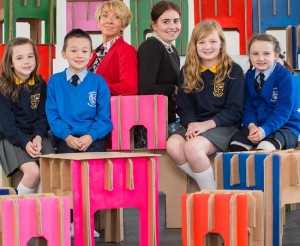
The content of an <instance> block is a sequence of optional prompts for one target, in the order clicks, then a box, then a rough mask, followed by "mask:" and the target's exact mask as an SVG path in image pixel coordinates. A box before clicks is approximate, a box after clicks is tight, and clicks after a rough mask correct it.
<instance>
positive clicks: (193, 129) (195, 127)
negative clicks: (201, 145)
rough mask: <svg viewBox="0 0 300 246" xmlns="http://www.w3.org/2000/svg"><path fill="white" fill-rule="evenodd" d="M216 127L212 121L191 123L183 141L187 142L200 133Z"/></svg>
mask: <svg viewBox="0 0 300 246" xmlns="http://www.w3.org/2000/svg"><path fill="white" fill-rule="evenodd" d="M214 127H216V124H215V122H214V121H213V120H207V121H203V122H191V123H189V124H188V128H187V131H186V133H185V139H186V140H189V139H191V138H194V137H197V136H199V135H200V133H203V132H206V131H207V130H209V129H212V128H214Z"/></svg>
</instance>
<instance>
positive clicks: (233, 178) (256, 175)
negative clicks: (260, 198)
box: [215, 150, 300, 246]
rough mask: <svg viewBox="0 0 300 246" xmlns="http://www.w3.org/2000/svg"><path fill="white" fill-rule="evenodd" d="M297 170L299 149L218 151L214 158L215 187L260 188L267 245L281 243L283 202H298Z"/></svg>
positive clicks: (276, 245)
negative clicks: (262, 198)
mask: <svg viewBox="0 0 300 246" xmlns="http://www.w3.org/2000/svg"><path fill="white" fill-rule="evenodd" d="M299 170H300V152H299V151H292V150H291V151H290V150H283V151H275V152H269V153H266V152H265V153H263V152H255V151H253V152H251V151H249V152H241V153H219V154H218V155H217V156H216V158H215V172H216V181H217V189H231V190H235V189H238V190H262V191H264V201H265V204H264V207H265V214H266V215H265V217H266V220H265V228H266V231H265V235H266V238H265V242H266V245H267V246H269V245H270V246H280V245H281V241H282V216H281V211H282V209H283V207H284V205H285V204H292V203H299V202H300V186H299V184H300V176H299V173H300V172H299Z"/></svg>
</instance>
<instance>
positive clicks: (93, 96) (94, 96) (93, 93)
mask: <svg viewBox="0 0 300 246" xmlns="http://www.w3.org/2000/svg"><path fill="white" fill-rule="evenodd" d="M96 101H97V92H96V91H91V92H89V102H88V105H89V106H90V107H96Z"/></svg>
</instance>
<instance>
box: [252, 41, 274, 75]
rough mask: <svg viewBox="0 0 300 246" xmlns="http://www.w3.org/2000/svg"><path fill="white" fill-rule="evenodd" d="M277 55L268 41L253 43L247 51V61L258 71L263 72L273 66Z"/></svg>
mask: <svg viewBox="0 0 300 246" xmlns="http://www.w3.org/2000/svg"><path fill="white" fill-rule="evenodd" d="M278 58H279V54H278V53H275V52H274V46H273V44H272V43H271V42H269V41H261V40H256V41H254V42H253V43H252V44H251V46H250V49H249V59H250V61H251V63H252V65H253V66H254V67H255V68H256V69H257V70H259V71H264V70H266V69H268V68H270V67H272V66H273V64H274V61H276V60H277V59H278Z"/></svg>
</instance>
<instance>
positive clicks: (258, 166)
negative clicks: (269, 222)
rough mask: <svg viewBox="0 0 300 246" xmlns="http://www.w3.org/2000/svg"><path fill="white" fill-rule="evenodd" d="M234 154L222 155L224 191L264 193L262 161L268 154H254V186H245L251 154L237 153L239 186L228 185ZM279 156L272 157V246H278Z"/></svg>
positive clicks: (279, 215)
mask: <svg viewBox="0 0 300 246" xmlns="http://www.w3.org/2000/svg"><path fill="white" fill-rule="evenodd" d="M234 154H235V153H223V154H222V157H223V180H224V189H231V190H262V191H264V160H265V158H266V157H267V156H268V154H254V161H255V162H254V163H255V186H253V187H247V186H246V160H247V158H248V157H249V156H250V155H253V154H251V153H239V154H238V159H239V174H240V184H238V185H232V186H231V185H230V160H231V158H232V157H233V155H234ZM280 171H281V170H280V156H279V155H275V154H274V155H273V157H272V181H273V184H272V187H273V194H272V197H273V201H272V203H273V246H280V242H281V241H280V221H281V211H280Z"/></svg>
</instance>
